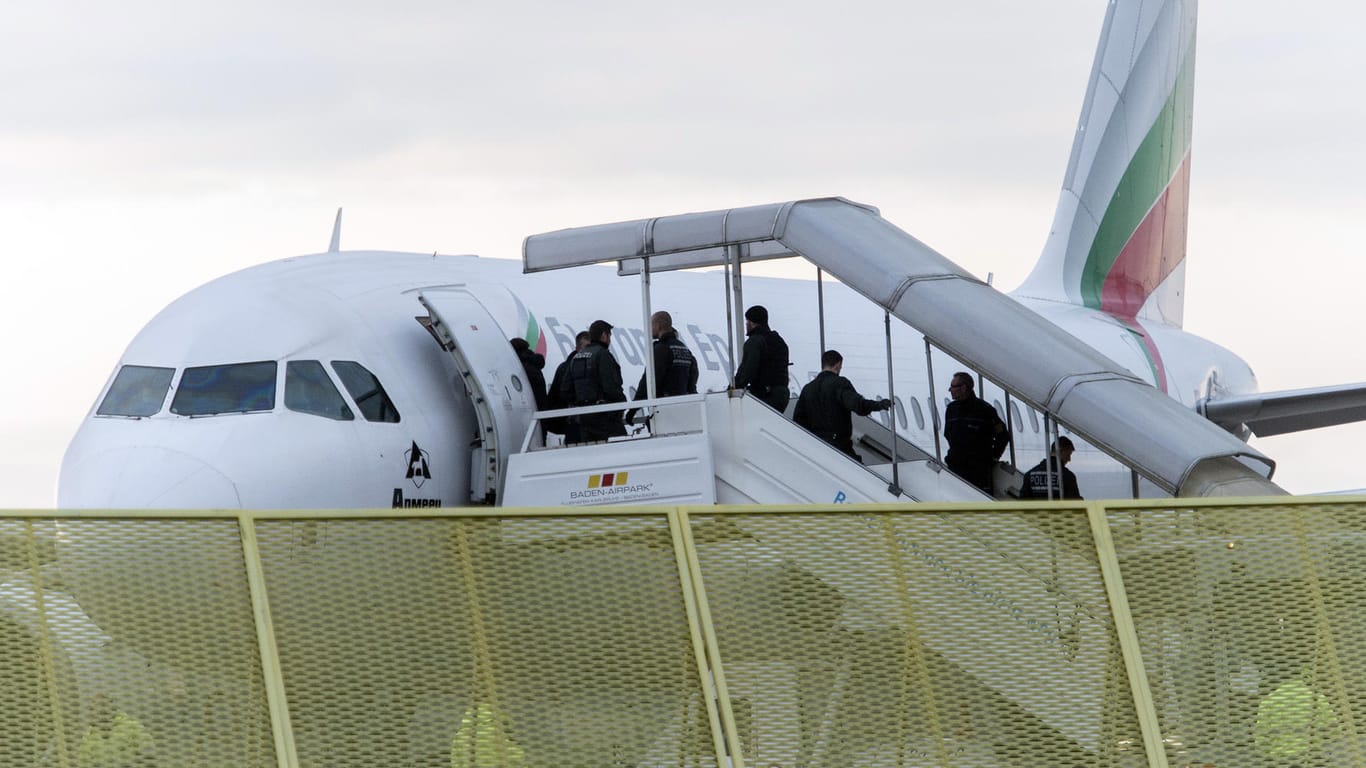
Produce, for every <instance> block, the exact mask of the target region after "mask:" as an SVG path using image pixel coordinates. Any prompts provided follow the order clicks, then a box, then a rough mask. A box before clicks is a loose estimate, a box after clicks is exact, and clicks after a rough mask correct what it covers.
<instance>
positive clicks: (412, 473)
mask: <svg viewBox="0 0 1366 768" xmlns="http://www.w3.org/2000/svg"><path fill="white" fill-rule="evenodd" d="M403 460H404V461H405V462H407V464H408V471H407V474H405V475H404V477H406V478H407V479H409V480H412V481H413V485H415V486H417V487H418V488H421V487H422V484H423V483H425V482H427V481H428V480H431V479H432V467H431V464H430V463H429V462H428V456H427V452H426V451H424V450H422V449H421V448H419V447H418V446H417V441H416V440H414V441H413V447H412V448H409V449H408V450H406V451H404V452H403ZM439 506H441V499H412V498H405V497H404V496H403V489H402V488H395V489H394V498H393V503H392V508H393V509H410V508H413V507H439Z"/></svg>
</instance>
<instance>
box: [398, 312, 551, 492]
mask: <svg viewBox="0 0 1366 768" xmlns="http://www.w3.org/2000/svg"><path fill="white" fill-rule="evenodd" d="M417 300H418V301H419V302H421V303H422V306H423V307H425V308H426V309H427V311H428V313H430V315H431V319H432V325H431V330H432V332H433V333H434V334H436V337H437V340H438V341H440V342H441V345H442V347H443V348H444V349H445V350H446V351H447V353H449V354H450V356H451V359H452V360H453V361H454V362H455V367H456V370H457V371H458V372H459V373H460V377H461V380H462V381H463V382H464V385H465V392H466V393H467V394H468V396H469V400H470V404H471V405H472V406H474V413H475V418H476V419H477V420H478V423H479V435H478V437H477V438H476V440H475V442H474V443H473V444H472V445H471V447H470V452H471V455H472V457H473V458H472V459H471V462H470V500H471V501H474V502H478V503H489V502H496V501H497V500H499V499H501V498H502V496H503V483H504V481H505V478H506V476H507V463H508V456H510V455H511V454H512V453H515V452H516V451H517V450H518V448H520V447H521V444H522V439H523V437H524V436H525V435H526V431H527V428H528V427H530V425H531V422H532V414H533V413H534V412H535V411H536V400H535V397H534V396H533V395H532V393H531V387H530V383H529V382H528V381H527V379H526V371H525V370H524V369H523V368H522V361H521V360H519V359H518V358H517V353H516V352H515V351H513V349H512V344H511V343H510V342H509V339H508V337H507V336H506V335H505V334H504V331H503V329H502V327H501V326H500V325H498V322H497V321H496V320H494V319H493V316H492V315H490V314H489V312H488V310H487V309H486V308H485V307H484V305H483V303H482V302H480V301H479V299H478V297H476V296H475V295H474V294H473V293H471V292H470V291H468V290H466V289H464V288H454V287H452V288H440V289H430V288H429V289H425V290H423V291H422V292H421V293H419V294H418V296H417Z"/></svg>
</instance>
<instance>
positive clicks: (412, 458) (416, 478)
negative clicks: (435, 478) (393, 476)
mask: <svg viewBox="0 0 1366 768" xmlns="http://www.w3.org/2000/svg"><path fill="white" fill-rule="evenodd" d="M403 458H405V459H407V460H408V475H407V477H408V479H409V480H412V481H413V485H415V486H417V487H418V488H421V487H422V484H423V483H425V482H426V481H428V480H431V479H432V470H431V468H430V467H429V466H427V452H426V451H424V450H422V449H421V448H418V447H417V441H416V440H414V441H413V447H412V448H409V449H408V450H407V451H404V453H403Z"/></svg>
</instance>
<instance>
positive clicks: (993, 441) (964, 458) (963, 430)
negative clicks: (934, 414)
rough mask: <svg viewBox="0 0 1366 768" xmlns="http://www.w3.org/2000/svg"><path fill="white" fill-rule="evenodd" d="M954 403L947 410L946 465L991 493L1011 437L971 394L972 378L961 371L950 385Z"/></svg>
mask: <svg viewBox="0 0 1366 768" xmlns="http://www.w3.org/2000/svg"><path fill="white" fill-rule="evenodd" d="M949 396H950V397H952V398H953V402H951V403H949V407H947V408H945V409H944V437H945V438H947V439H948V441H949V452H948V453H947V454H945V456H944V464H946V465H947V466H948V468H949V469H951V470H953V472H954V474H956V475H958V476H959V477H961V478H963V479H964V480H966V481H968V482H969V483H972V484H973V485H975V486H977V487H978V488H981V489H982V490H984V491H986V492H987V493H988V494H990V493H991V470H992V467H993V466H994V465H995V463H996V460H997V459H999V458H1001V454H1002V453H1004V452H1005V449H1006V446H1007V445H1010V433H1009V432H1008V431H1007V429H1006V424H1005V422H1004V421H1001V416H1000V415H999V414H997V413H996V409H995V408H992V407H991V404H990V403H988V402H987V401H985V400H983V399H982V398H980V397H978V396H977V395H976V394H974V393H973V391H972V375H971V374H969V373H966V372H963V371H959V372H958V373H955V374H954V375H953V380H952V382H950V384H949Z"/></svg>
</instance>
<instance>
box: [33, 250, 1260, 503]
mask: <svg viewBox="0 0 1366 768" xmlns="http://www.w3.org/2000/svg"><path fill="white" fill-rule="evenodd" d="M520 266H521V265H520V264H519V263H518V262H516V261H511V260H498V259H480V258H476V257H472V256H432V255H417V254H399V253H387V252H344V253H324V254H315V255H311V256H302V257H296V258H292V259H285V260H281V261H275V262H270V263H266V264H262V265H259V266H256V267H251V268H249V269H246V270H242V271H240V272H237V273H234V274H231V275H228V276H225V277H223V278H219V279H218V280H215V281H213V282H210V283H208V284H206V285H204V286H202V287H200V288H198V289H196V290H194V291H191V292H190V293H188V294H186V295H185V296H184V297H182V298H181V299H179V300H177V301H176V302H174V303H172V304H171V305H170V306H168V307H167V308H166V309H165V310H163V311H162V312H161V313H160V314H158V315H157V317H156V318H155V319H153V320H152V322H150V323H149V324H148V325H147V327H146V328H144V329H143V331H142V332H141V333H139V335H138V336H137V338H135V339H134V340H133V342H132V343H131V344H130V345H129V347H128V350H127V351H126V353H125V354H124V356H123V359H122V360H121V361H120V368H122V367H123V366H145V367H149V368H160V369H172V370H173V371H174V373H172V374H169V375H170V376H171V378H170V380H169V386H168V387H167V389H166V391H165V392H164V393H163V397H162V401H161V405H160V407H159V408H157V409H156V412H155V413H152V414H150V415H142V416H121V415H101V414H100V413H99V411H100V410H101V404H102V403H103V402H104V401H105V396H106V392H107V391H108V389H109V386H110V384H113V383H114V381H115V377H113V376H111V379H110V383H109V384H107V385H106V388H105V390H104V391H102V392H101V394H100V397H99V398H98V399H97V400H96V404H95V406H94V407H92V409H91V411H90V414H89V415H88V417H87V419H86V420H85V421H84V422H83V424H82V426H81V428H80V430H79V432H78V433H77V435H76V437H75V438H74V439H73V441H72V443H71V446H70V447H69V449H68V451H67V455H66V457H65V460H64V461H63V466H62V473H61V479H60V483H59V494H58V504H59V506H62V507H158V508H175V507H197V508H202V507H234V508H236V507H241V508H294V507H303V508H334V507H361V508H372V507H396V508H408V507H420V506H461V505H465V504H468V503H471V501H477V499H472V498H471V490H470V487H471V469H470V457H471V450H470V444H471V442H472V441H473V440H474V439H475V438H476V437H477V432H478V428H477V424H476V418H475V415H474V411H473V409H472V407H471V405H470V403H469V400H468V395H467V393H466V390H465V386H464V384H463V383H462V381H461V380H460V378H459V376H458V374H457V373H456V371H455V370H454V368H453V365H452V362H451V360H450V358H449V356H448V355H446V353H445V352H444V351H443V350H442V349H441V347H440V345H439V344H438V343H437V341H436V340H435V339H434V338H433V336H432V335H431V334H429V333H428V331H427V330H426V329H425V328H424V327H423V326H422V325H421V324H420V323H419V322H418V321H417V320H416V318H417V317H419V316H423V315H425V314H426V311H425V310H424V308H423V307H422V305H421V304H420V303H419V301H418V298H417V297H418V295H419V293H421V291H423V290H424V289H425V290H432V289H437V288H440V287H455V286H460V287H464V288H465V289H467V290H469V291H470V292H471V293H473V294H474V295H475V296H477V297H478V298H479V300H480V302H481V303H482V304H483V306H484V307H485V309H487V310H488V312H489V314H490V315H491V316H492V317H493V318H495V319H496V321H497V323H498V325H499V326H500V327H501V329H502V331H503V335H504V336H506V337H509V338H510V337H513V336H525V335H527V332H528V331H527V329H528V328H533V329H536V330H534V331H532V332H531V335H532V336H536V337H539V338H538V339H537V341H538V342H540V344H541V345H542V351H543V352H544V353H545V357H546V367H545V371H544V374H545V378H546V379H547V381H549V380H550V378H551V376H552V374H553V372H554V369H555V367H556V366H557V365H558V364H559V363H560V362H561V361H562V360H563V359H564V357H565V356H566V354H567V353H568V352H569V351H570V350H571V349H572V347H573V339H574V334H575V333H576V332H577V331H579V330H583V329H586V328H587V326H588V325H589V323H591V322H592V321H593V320H595V319H598V318H602V319H606V320H608V321H609V322H611V323H613V324H614V325H615V326H616V330H615V332H614V334H613V342H612V347H611V349H612V352H613V354H614V355H615V356H616V358H617V360H618V361H619V362H620V363H621V366H622V371H623V377H624V379H625V382H626V384H627V387H628V396H629V394H631V393H633V391H634V386H635V384H636V382H637V381H638V380H639V378H640V376H641V372H642V371H643V367H642V363H643V361H644V360H646V359H648V354H649V340H648V338H647V336H646V333H645V331H644V329H643V316H642V310H641V294H640V289H639V284H638V282H637V281H636V280H635V279H631V278H622V277H618V276H617V275H616V274H615V271H614V270H611V269H604V268H583V269H579V270H575V271H574V272H573V273H570V274H548V275H524V274H522V272H521V269H520ZM742 285H743V289H744V300H745V303H746V304H763V305H765V306H767V307H768V308H769V311H770V319H771V325H772V327H773V328H774V329H775V330H777V331H779V332H780V333H782V334H783V336H784V338H785V339H786V340H787V341H788V344H789V346H790V348H791V359H792V363H793V364H792V367H791V373H790V375H789V387H790V388H791V389H792V391H793V393H794V395H795V393H796V392H798V391H799V390H800V388H801V386H802V385H803V384H805V382H806V381H808V380H809V379H810V378H812V377H814V375H815V374H816V372H817V371H819V369H820V365H819V357H820V352H821V350H820V349H819V346H820V344H819V338H820V322H819V318H818V313H817V311H816V307H817V289H816V283H815V282H814V281H809V280H797V279H778V278H759V277H746V278H744V280H743V282H742ZM651 293H652V304H653V308H654V309H667V310H669V311H670V312H671V313H672V314H673V316H674V323H675V327H676V328H677V330H678V332H679V337H680V338H681V339H682V340H683V341H684V342H685V343H686V344H687V345H688V346H689V347H690V348H691V349H692V351H693V353H694V354H695V356H696V358H697V361H698V365H699V369H700V373H701V376H700V380H699V389H701V390H703V391H706V390H718V389H723V388H725V387H726V385H727V382H728V377H729V374H730V373H731V372H732V371H733V370H734V367H735V361H734V360H733V355H734V354H735V351H734V349H733V348H732V343H731V342H730V341H729V339H728V337H729V335H730V334H729V332H728V328H730V327H731V326H730V323H729V322H728V320H727V307H726V293H725V290H724V282H723V276H722V275H721V274H720V273H718V272H711V273H669V274H661V275H656V276H655V277H654V279H653V281H652V291H651ZM1025 303H1026V305H1027V306H1029V307H1030V308H1031V309H1034V310H1035V311H1036V312H1039V313H1040V314H1042V315H1044V316H1045V317H1047V318H1048V319H1050V320H1052V321H1053V322H1054V323H1056V324H1058V325H1059V326H1061V327H1063V328H1065V329H1067V330H1068V331H1070V332H1071V333H1073V334H1074V335H1076V336H1077V337H1079V338H1081V339H1082V340H1084V341H1086V342H1087V343H1089V344H1091V345H1092V346H1094V347H1096V348H1097V349H1099V350H1101V351H1102V352H1103V353H1105V354H1107V355H1108V356H1110V357H1111V358H1112V359H1114V360H1115V361H1116V362H1118V363H1120V364H1121V365H1123V366H1124V367H1126V368H1128V369H1129V370H1131V371H1133V372H1134V373H1135V374H1136V375H1138V376H1140V377H1141V378H1144V379H1146V380H1148V381H1153V382H1154V383H1156V384H1158V385H1159V386H1162V387H1163V388H1164V389H1165V390H1166V391H1167V392H1168V393H1169V394H1170V395H1171V396H1173V397H1176V398H1177V399H1179V400H1180V401H1181V402H1182V403H1184V404H1187V405H1192V404H1193V403H1194V402H1195V400H1196V399H1197V398H1198V397H1200V396H1202V395H1204V394H1206V393H1207V392H1208V390H1209V389H1210V387H1211V386H1216V387H1220V388H1223V390H1225V391H1229V392H1247V391H1253V390H1255V386H1256V382H1255V379H1254V378H1253V376H1252V373H1251V371H1250V369H1249V368H1248V367H1247V365H1246V364H1245V363H1243V361H1242V360H1240V359H1239V358H1238V357H1237V356H1235V355H1233V354H1232V353H1231V352H1229V351H1227V350H1225V349H1223V348H1221V347H1218V346H1217V345H1214V344H1212V343H1210V342H1208V341H1206V340H1204V339H1201V338H1199V337H1196V336H1194V335H1192V334H1188V333H1185V332H1183V331H1181V330H1180V329H1175V328H1171V327H1168V326H1162V325H1160V324H1152V326H1151V327H1150V326H1148V325H1138V324H1137V323H1134V322H1132V321H1130V322H1124V321H1120V320H1116V319H1115V318H1113V317H1111V316H1109V315H1106V314H1104V313H1101V312H1097V311H1093V310H1088V309H1084V308H1079V307H1076V306H1074V305H1068V304H1061V303H1052V302H1044V301H1036V300H1025ZM824 307H825V313H824V319H825V339H826V347H828V348H834V349H838V350H840V352H841V353H843V355H844V357H845V365H844V370H843V373H844V375H845V376H847V377H848V378H850V379H851V380H852V381H853V382H854V384H855V386H856V387H857V388H858V389H859V390H860V392H861V393H862V394H864V395H865V396H867V397H874V398H876V397H883V396H886V395H887V393H888V374H887V352H886V340H885V338H884V333H883V322H882V320H883V318H882V312H881V310H880V309H878V308H877V307H875V306H873V305H872V304H870V303H869V302H867V301H866V300H864V299H863V298H862V297H860V296H858V295H856V294H854V293H853V292H852V291H850V290H848V289H846V288H844V287H843V286H841V285H838V284H832V283H830V282H829V281H827V282H826V283H825V290H824ZM892 349H893V353H892V356H891V357H892V367H893V379H892V382H893V384H894V387H895V400H896V406H895V408H894V409H893V411H892V414H894V418H895V419H896V429H897V431H898V432H899V433H901V434H902V435H903V436H905V437H906V438H907V439H909V440H911V441H912V442H914V443H916V444H918V445H920V446H921V447H922V448H924V449H925V450H927V451H928V452H931V453H933V452H934V449H935V431H936V423H937V421H936V417H935V413H934V412H937V413H938V414H940V416H941V418H942V413H943V407H944V405H945V404H946V403H947V398H948V393H947V386H948V380H949V377H950V376H951V375H952V373H953V372H954V371H956V370H959V369H960V367H961V366H959V365H958V364H957V363H956V362H955V361H953V360H952V359H950V358H948V357H947V356H946V355H944V354H942V353H940V352H938V351H935V352H934V353H933V357H932V360H931V364H932V367H933V380H931V378H930V376H929V373H928V372H927V358H926V351H925V344H924V341H923V338H922V337H921V336H920V334H919V333H917V332H916V331H914V329H911V328H908V327H906V326H905V325H903V324H900V323H897V324H894V327H893V329H892ZM313 361H316V366H315V363H314V362H313ZM256 362H274V363H276V372H275V375H276V377H277V378H276V381H275V384H274V387H273V402H271V403H270V407H268V408H266V407H261V406H263V405H265V403H264V402H263V403H261V404H259V405H256V406H252V408H253V409H252V410H248V411H244V412H235V411H234V412H222V413H214V414H211V415H183V413H176V412H174V411H175V410H177V408H176V407H175V403H176V402H177V400H176V397H177V392H178V391H179V389H180V388H181V384H182V378H183V377H184V375H185V372H186V370H187V369H202V367H205V366H225V365H233V364H246V363H256ZM291 363H294V364H296V365H297V366H299V369H300V370H302V369H303V368H307V369H308V370H312V371H317V370H322V371H325V372H326V375H327V377H328V378H329V379H330V380H331V381H332V382H333V384H334V385H335V386H336V388H337V390H338V392H339V393H342V397H343V398H344V399H345V403H346V405H347V407H348V409H349V410H350V411H351V418H349V419H344V418H336V417H329V416H328V415H320V414H318V413H312V412H308V409H307V408H305V409H304V410H299V409H298V408H297V406H296V407H290V404H289V400H290V397H291V395H290V394H289V393H290V392H293V391H295V390H291V389H290V387H291V386H293V385H292V384H291V383H290V381H289V380H287V376H286V371H287V370H292V369H291V368H290V364H291ZM353 363H358V364H359V365H360V366H363V367H364V369H365V370H368V371H369V372H371V373H372V374H373V375H374V376H375V378H377V379H378V381H379V382H380V384H381V385H382V387H383V389H384V390H385V392H386V393H387V396H388V397H389V398H390V399H391V400H392V405H393V408H394V409H395V410H396V411H397V419H396V420H394V419H392V418H390V419H388V420H384V419H372V418H371V416H373V415H374V414H368V415H367V414H366V413H365V410H366V409H365V408H364V407H363V406H362V405H361V404H359V403H358V402H357V401H356V398H357V396H358V395H359V394H360V393H357V392H351V391H349V390H348V389H347V386H346V382H345V381H344V380H343V378H342V375H341V372H339V370H338V365H339V364H353ZM115 373H116V374H117V370H116V372H115ZM1159 377H1160V378H1159ZM979 394H981V395H982V396H983V397H984V398H985V399H987V400H988V401H989V402H992V403H993V404H995V405H996V406H997V408H998V410H1000V411H1001V412H1003V413H1004V412H1006V403H1005V400H1006V398H1005V397H1004V394H1003V392H1002V390H1001V389H1000V388H998V387H996V386H995V385H993V384H991V383H990V382H983V383H982V385H981V390H980V392H979ZM180 410H181V411H183V410H184V408H180ZM1009 413H1010V417H1011V418H1010V421H1011V422H1012V426H1013V429H1014V435H1015V447H1014V457H1015V462H1016V464H1017V465H1018V466H1020V467H1021V468H1022V469H1027V468H1028V467H1029V466H1031V465H1032V464H1034V463H1036V462H1037V461H1039V460H1040V459H1041V458H1042V456H1043V448H1044V436H1043V424H1042V417H1041V415H1040V414H1038V413H1037V412H1034V411H1033V410H1032V409H1031V408H1029V407H1027V406H1025V405H1024V404H1021V403H1020V402H1019V401H1018V400H1015V401H1013V402H1011V404H1010V408H1009ZM884 418H892V416H891V415H885V416H884ZM1072 468H1073V469H1074V470H1075V471H1076V472H1077V474H1078V476H1079V478H1080V483H1081V488H1082V492H1083V493H1084V494H1085V495H1087V496H1088V497H1093V498H1102V497H1122V496H1128V495H1130V493H1131V476H1130V473H1129V472H1128V470H1126V469H1124V468H1123V467H1121V466H1120V465H1119V464H1117V463H1116V462H1114V461H1112V460H1110V459H1109V458H1108V457H1105V456H1104V455H1102V454H1100V453H1099V452H1098V451H1095V450H1092V449H1089V447H1087V446H1084V445H1083V446H1081V450H1079V451H1078V452H1077V454H1076V456H1075V457H1074V460H1073V464H1072ZM1144 490H1145V495H1146V493H1147V492H1153V491H1154V489H1153V488H1151V487H1146V483H1145V488H1144Z"/></svg>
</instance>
